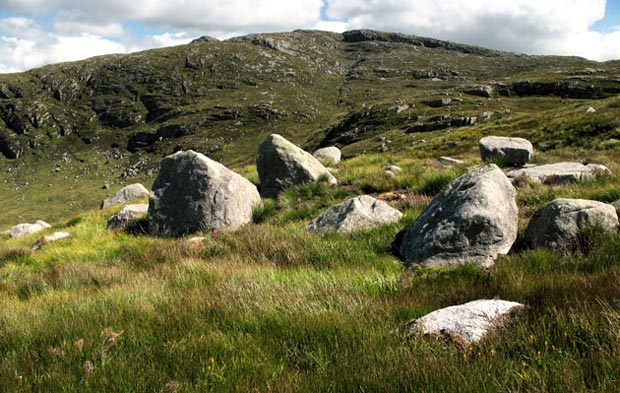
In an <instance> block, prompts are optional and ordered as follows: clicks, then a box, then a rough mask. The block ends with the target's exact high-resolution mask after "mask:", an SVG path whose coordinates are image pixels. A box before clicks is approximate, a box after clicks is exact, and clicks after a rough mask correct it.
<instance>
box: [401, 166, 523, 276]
mask: <svg viewBox="0 0 620 393" xmlns="http://www.w3.org/2000/svg"><path fill="white" fill-rule="evenodd" d="M515 197H516V190H515V188H514V187H513V185H512V184H511V183H510V181H509V180H508V178H507V177H506V176H505V175H504V173H503V172H502V170H501V169H499V168H498V167H497V165H495V164H490V165H487V166H485V167H482V168H478V169H475V170H473V171H471V172H469V173H466V174H465V175H463V176H461V177H459V178H458V179H456V180H454V181H453V182H452V183H450V184H449V185H448V186H447V187H445V188H444V189H443V190H442V191H441V192H440V193H439V194H438V195H437V196H436V197H435V198H434V199H433V201H432V202H431V204H430V205H429V206H428V207H427V208H426V210H424V211H423V212H422V214H421V215H420V217H419V218H418V219H417V220H416V221H415V222H414V223H413V225H411V226H410V227H409V228H407V229H406V230H405V232H404V234H403V237H402V242H401V244H400V255H401V256H402V257H403V259H404V260H405V263H406V264H413V263H417V264H422V265H425V266H438V267H453V266H458V265H478V266H482V267H490V266H492V265H493V264H494V263H495V259H496V258H497V256H498V255H500V254H506V253H508V251H509V250H510V247H511V246H512V244H513V243H514V241H515V240H516V238H517V221H518V215H517V214H518V209H517V203H516V201H515Z"/></svg>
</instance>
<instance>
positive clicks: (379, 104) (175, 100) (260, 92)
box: [0, 31, 620, 226]
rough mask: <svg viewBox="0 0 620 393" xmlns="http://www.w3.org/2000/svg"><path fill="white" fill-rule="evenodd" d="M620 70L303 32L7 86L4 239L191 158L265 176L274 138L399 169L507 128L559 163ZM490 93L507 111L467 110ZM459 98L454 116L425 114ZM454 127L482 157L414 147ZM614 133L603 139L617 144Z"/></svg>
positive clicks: (64, 67)
mask: <svg viewBox="0 0 620 393" xmlns="http://www.w3.org/2000/svg"><path fill="white" fill-rule="evenodd" d="M619 69H620V63H618V62H608V63H594V62H589V61H586V60H584V59H579V58H566V57H540V56H525V55H517V54H512V53H506V52H498V51H492V50H486V49H483V48H477V47H471V46H464V45H458V44H454V43H449V42H443V41H437V40H433V39H426V38H420V37H415V36H407V35H402V34H393V33H380V32H373V31H352V32H347V33H344V34H335V33H326V32H316V31H296V32H293V33H281V34H265V35H250V36H246V37H239V38H234V39H231V40H228V41H223V42H216V41H208V40H206V41H205V40H196V42H194V43H191V44H189V45H184V46H179V47H174V48H164V49H158V50H151V51H146V52H141V53H135V54H130V55H111V56H102V57H97V58H93V59H89V60H85V61H81V62H75V63H65V64H56V65H50V66H46V67H42V68H39V69H35V70H32V71H28V72H25V73H20V74H7V75H0V152H2V156H0V173H1V175H0V176H1V177H0V182H1V183H2V184H3V185H4V187H3V188H2V190H0V200H2V201H5V203H3V211H4V214H3V217H2V218H0V226H6V225H10V224H13V223H14V222H15V220H16V219H17V218H18V217H21V219H23V220H34V219H37V218H43V219H48V220H54V219H58V218H61V217H67V216H68V215H70V214H71V212H73V211H75V208H76V207H80V208H82V207H84V208H92V207H95V206H97V203H98V201H99V200H100V199H101V198H102V197H103V196H104V195H105V194H106V191H105V190H101V187H102V186H103V185H105V184H109V185H110V186H113V187H116V186H118V185H121V184H125V183H128V182H134V181H143V182H146V183H149V181H151V180H152V178H153V176H154V173H155V172H156V170H157V167H158V163H159V160H160V159H161V158H162V157H163V156H165V155H167V154H170V153H172V152H174V151H177V150H181V149H188V148H192V149H194V150H196V151H201V152H203V153H206V154H208V155H209V156H210V157H212V158H214V159H216V160H218V161H221V162H223V163H224V164H226V165H229V166H233V167H238V168H240V167H242V166H244V165H247V164H252V163H253V159H254V155H255V150H256V147H257V146H258V143H259V142H260V141H261V140H262V139H264V137H265V136H266V135H268V134H269V133H272V132H276V133H280V134H282V135H284V136H285V137H287V138H289V139H291V140H292V141H294V142H295V143H298V144H300V145H301V146H303V147H306V148H307V149H309V150H312V149H314V148H316V147H318V146H325V145H329V144H336V145H337V146H339V147H341V148H343V152H344V154H345V156H348V157H352V156H355V155H358V154H360V153H362V152H376V151H378V149H379V148H380V147H381V145H382V144H383V142H382V141H380V140H379V139H380V138H386V139H389V140H390V141H391V142H392V143H391V144H390V145H389V146H386V147H389V151H388V152H387V153H386V154H391V153H393V152H404V151H407V150H409V151H410V152H411V153H412V154H415V155H416V156H423V157H428V156H433V155H439V154H461V153H465V152H467V151H469V150H471V148H472V147H474V146H475V141H476V140H477V138H478V137H479V136H480V135H482V134H484V133H486V132H488V131H487V130H488V129H490V128H491V127H492V128H493V130H496V131H494V132H502V130H503V129H505V130H507V131H506V132H508V131H510V132H512V131H518V132H525V133H526V134H533V133H536V132H538V133H541V132H544V131H545V130H550V131H551V132H545V134H544V135H541V136H540V138H537V140H536V142H537V143H538V144H539V146H537V147H539V148H543V149H545V148H550V147H553V146H554V144H555V143H556V138H555V131H557V130H556V129H555V128H561V127H562V126H561V125H556V124H553V123H551V124H550V123H548V122H547V121H545V122H544V123H543V122H541V121H540V119H542V118H545V117H548V116H553V115H554V114H555V113H558V111H559V110H561V109H566V108H569V107H570V105H571V103H573V102H575V103H577V102H584V101H583V100H590V101H587V102H591V100H598V99H603V98H605V97H610V96H614V95H617V94H618V92H619V91H620V80H619V79H618V75H619V73H620V72H619ZM476 85H489V86H492V87H493V88H494V90H495V92H496V93H495V95H494V97H493V98H492V99H484V98H481V97H477V96H473V95H468V94H463V91H464V90H467V89H468V88H471V87H472V86H476ZM448 97H451V98H452V99H453V100H452V103H451V105H449V106H445V107H437V108H433V107H431V106H429V105H427V104H425V102H427V101H431V100H435V99H438V98H448ZM447 115H449V116H452V117H457V118H458V119H457V120H456V121H455V122H454V124H457V125H458V124H467V120H464V119H466V118H468V117H477V119H478V121H477V124H475V125H473V126H471V127H466V128H467V129H468V130H469V131H468V132H467V133H466V135H468V137H471V139H469V142H471V143H467V142H466V141H463V143H459V142H457V141H456V140H454V138H450V139H451V140H450V144H449V145H446V144H444V143H441V142H440V143H437V144H434V143H427V144H425V145H423V146H421V145H418V146H411V144H412V142H415V141H416V140H419V139H425V140H427V141H429V142H431V141H432V140H433V137H434V136H435V135H441V134H442V133H445V132H449V131H450V130H451V129H453V127H450V125H451V124H450V120H448V121H446V119H447V118H441V117H438V116H447ZM487 117H488V119H487ZM595 118H596V121H597V122H598V121H599V119H598V115H596V116H595ZM608 121H609V119H607V118H605V119H602V120H600V122H601V125H600V126H601V127H602V129H597V130H594V131H592V132H591V133H593V134H595V135H594V136H596V137H597V138H600V139H603V140H606V139H610V138H614V137H615V135H614V132H615V131H614V128H615V127H616V126H617V125H614V124H609V123H608ZM595 127H598V125H595ZM429 131H433V132H430V133H429ZM426 134H429V135H426ZM550 134H554V136H551V135H550ZM457 144H458V147H457V146H456V145H457ZM448 147H449V149H447V148H448ZM455 149H456V150H455ZM50 206H52V207H51V208H50Z"/></svg>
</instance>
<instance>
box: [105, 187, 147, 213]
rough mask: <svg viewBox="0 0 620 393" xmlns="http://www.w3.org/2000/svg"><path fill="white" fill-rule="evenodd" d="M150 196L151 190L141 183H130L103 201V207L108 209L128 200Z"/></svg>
mask: <svg viewBox="0 0 620 393" xmlns="http://www.w3.org/2000/svg"><path fill="white" fill-rule="evenodd" d="M148 196H149V190H147V189H146V187H144V186H143V185H142V184H140V183H134V184H130V185H128V186H126V187H123V188H121V189H120V190H118V191H117V192H116V193H114V195H111V196H109V197H108V198H106V199H104V200H103V202H101V208H102V209H107V208H109V207H112V206H116V205H124V204H125V203H127V202H130V201H133V200H136V199H139V198H144V197H148Z"/></svg>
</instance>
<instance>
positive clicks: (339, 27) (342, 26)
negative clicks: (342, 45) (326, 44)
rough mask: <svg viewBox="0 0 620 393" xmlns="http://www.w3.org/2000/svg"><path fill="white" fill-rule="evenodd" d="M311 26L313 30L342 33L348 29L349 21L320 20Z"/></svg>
mask: <svg viewBox="0 0 620 393" xmlns="http://www.w3.org/2000/svg"><path fill="white" fill-rule="evenodd" d="M312 28H313V29H314V30H323V31H335V32H337V33H342V32H343V31H347V30H348V29H349V23H348V22H340V21H334V20H321V21H318V22H317V23H315V24H314V26H312Z"/></svg>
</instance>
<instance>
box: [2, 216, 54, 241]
mask: <svg viewBox="0 0 620 393" xmlns="http://www.w3.org/2000/svg"><path fill="white" fill-rule="evenodd" d="M51 227H52V226H51V225H50V224H48V223H46V222H45V221H42V220H37V221H35V223H34V224H27V223H24V224H17V225H15V226H13V227H12V228H11V229H10V231H9V234H10V235H11V237H20V236H24V235H28V234H30V233H35V232H39V231H42V230H44V229H47V228H51Z"/></svg>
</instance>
